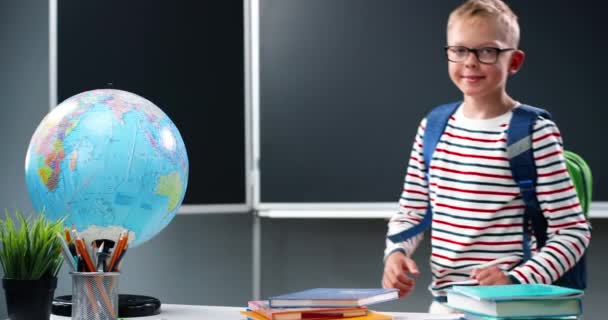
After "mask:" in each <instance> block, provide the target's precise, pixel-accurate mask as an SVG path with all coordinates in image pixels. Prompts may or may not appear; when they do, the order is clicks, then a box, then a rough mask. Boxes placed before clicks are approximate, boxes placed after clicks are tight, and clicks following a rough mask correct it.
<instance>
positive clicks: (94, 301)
mask: <svg viewBox="0 0 608 320" xmlns="http://www.w3.org/2000/svg"><path fill="white" fill-rule="evenodd" d="M70 274H71V275H72V319H73V320H116V319H117V316H118V276H119V275H120V273H118V272H70Z"/></svg>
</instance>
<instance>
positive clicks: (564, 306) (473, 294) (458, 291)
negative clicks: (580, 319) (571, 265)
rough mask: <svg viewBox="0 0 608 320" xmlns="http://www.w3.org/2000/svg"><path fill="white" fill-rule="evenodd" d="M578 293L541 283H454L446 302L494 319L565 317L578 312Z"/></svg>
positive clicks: (474, 313) (462, 309)
mask: <svg viewBox="0 0 608 320" xmlns="http://www.w3.org/2000/svg"><path fill="white" fill-rule="evenodd" d="M582 295H583V291H581V290H576V289H570V288H564V287H559V286H554V285H544V284H514V285H501V286H454V287H452V289H450V290H448V291H447V300H448V301H447V304H448V305H449V306H450V307H451V308H454V309H457V310H461V311H463V312H466V313H469V314H471V315H477V316H482V317H496V318H498V319H500V318H511V319H514V318H524V319H525V318H526V317H528V318H530V317H537V318H542V317H547V318H549V317H567V316H578V315H580V314H582V302H581V297H582ZM481 319H483V318H481ZM490 319H492V318H490Z"/></svg>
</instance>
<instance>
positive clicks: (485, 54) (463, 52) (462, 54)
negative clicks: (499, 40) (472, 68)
mask: <svg viewBox="0 0 608 320" xmlns="http://www.w3.org/2000/svg"><path fill="white" fill-rule="evenodd" d="M511 50H515V48H504V49H501V48H494V47H483V48H467V47H463V46H447V47H445V54H446V56H447V58H448V61H451V62H463V61H465V60H466V59H467V58H468V56H469V53H471V52H473V53H474V54H475V57H477V61H479V62H480V63H484V64H493V63H496V61H497V60H498V56H499V55H500V54H501V53H503V52H505V51H511Z"/></svg>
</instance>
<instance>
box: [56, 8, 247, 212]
mask: <svg viewBox="0 0 608 320" xmlns="http://www.w3.org/2000/svg"><path fill="white" fill-rule="evenodd" d="M243 7H244V6H243V2H242V1H186V0H179V1H148V0H128V1H124V0H87V1H80V0H61V1H58V8H57V21H58V23H57V83H58V85H57V86H58V93H57V96H58V102H61V101H63V100H65V99H66V98H68V97H70V96H72V95H75V94H77V93H80V92H83V91H86V90H91V89H98V88H107V87H108V83H112V85H111V86H112V87H113V88H116V89H121V90H126V91H130V92H133V93H135V94H138V95H140V96H143V97H145V98H147V99H148V100H150V101H152V102H153V103H155V104H156V105H157V106H158V107H160V108H161V109H163V111H164V112H165V113H166V114H167V115H168V116H169V117H170V118H171V119H172V120H173V122H174V123H175V125H176V126H177V128H178V129H179V130H180V133H181V135H182V138H183V139H184V142H185V144H186V148H187V151H188V156H189V162H190V173H189V181H188V189H187V192H186V195H185V199H184V204H244V203H245V202H246V189H245V170H246V169H245V84H244V82H245V69H244V65H245V64H244V59H245V54H244V20H243V17H244V11H243V10H244V9H243Z"/></svg>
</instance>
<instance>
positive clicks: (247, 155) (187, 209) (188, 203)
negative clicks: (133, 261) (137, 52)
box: [49, 0, 253, 214]
mask: <svg viewBox="0 0 608 320" xmlns="http://www.w3.org/2000/svg"><path fill="white" fill-rule="evenodd" d="M66 2H67V1H59V0H50V1H49V111H50V110H52V109H53V108H54V107H55V106H56V105H57V104H58V102H60V100H63V99H64V98H67V97H69V95H68V96H65V97H62V94H61V81H62V80H61V77H62V73H61V72H62V71H61V64H60V61H61V59H62V56H60V55H59V53H60V52H61V45H62V43H61V40H60V39H62V37H61V34H60V32H61V30H60V27H59V26H60V23H61V22H60V20H59V19H60V17H61V9H60V6H59V4H61V5H64V4H65V3H66ZM239 3H241V9H242V12H241V13H240V15H241V16H242V30H241V37H240V38H241V41H242V43H241V45H240V46H241V57H242V60H241V61H240V62H237V63H236V65H238V64H242V76H241V77H242V79H241V80H242V81H241V84H240V85H239V86H238V87H241V89H240V90H242V91H241V93H240V94H238V93H237V96H239V95H240V96H241V98H240V99H241V100H242V102H241V104H242V109H241V110H240V111H238V112H237V113H240V114H241V115H240V116H239V118H237V119H235V122H236V123H241V124H236V126H238V127H239V129H236V132H237V136H236V137H239V136H240V138H237V143H234V142H232V143H230V141H228V142H227V143H224V142H221V143H220V144H225V145H231V144H232V145H237V146H239V145H240V146H241V147H240V148H239V149H238V151H236V152H237V154H240V156H238V158H239V159H240V160H237V161H238V162H239V163H241V165H239V166H238V167H239V168H237V169H236V170H234V169H235V168H234V167H232V168H233V169H223V170H224V171H226V172H228V171H237V172H240V173H237V175H239V178H238V181H236V182H235V183H234V185H235V187H230V188H232V189H230V190H231V191H227V192H229V193H230V194H231V195H230V196H227V197H225V196H221V197H220V198H222V199H231V200H229V201H224V200H219V201H215V200H212V199H204V200H202V201H199V200H198V199H200V198H198V199H197V198H194V197H190V199H189V198H188V192H187V193H186V198H185V200H184V203H183V204H182V206H181V207H180V210H179V212H178V213H180V214H199V213H243V212H251V211H252V208H253V206H252V188H251V187H250V186H251V184H252V183H251V175H250V172H251V170H252V169H251V167H252V162H251V159H252V157H251V145H252V141H251V139H252V138H251V135H250V132H251V129H250V125H251V122H252V121H251V107H250V104H251V101H252V100H251V88H250V87H251V66H250V61H251V58H250V56H251V50H250V38H249V35H250V32H249V30H248V28H249V27H248V26H249V19H250V17H249V14H248V10H249V8H248V6H249V3H248V1H239ZM232 4H233V5H234V2H232ZM237 6H238V4H237ZM231 12H232V11H231ZM230 14H231V15H232V18H234V15H233V14H238V12H234V13H230ZM239 20H240V19H239ZM236 25H237V26H238V25H239V23H237V24H236ZM233 31H234V29H233ZM230 39H235V38H234V37H232V38H230ZM227 41H229V40H227ZM233 43H234V42H233ZM238 46H239V45H237V47H238ZM233 63H234V62H233ZM238 87H237V88H235V89H237V90H238ZM115 88H116V89H123V90H125V88H123V87H121V86H120V83H119V84H116V87H115ZM91 89H94V88H91ZM127 91H129V90H127ZM75 93H78V92H75ZM75 93H74V94H75ZM134 93H138V94H140V95H142V96H144V97H146V98H148V99H150V98H149V97H147V96H146V95H145V94H142V93H140V92H134ZM64 95H65V94H64ZM150 100H152V101H153V102H155V101H154V100H153V99H150ZM164 111H165V112H167V111H166V110H164ZM167 113H168V112H167ZM239 119H240V120H239ZM218 122H219V121H218ZM233 125H234V124H233ZM179 128H180V126H178V129H179ZM180 130H181V129H180ZM238 132H241V134H240V135H239V134H238ZM182 137H184V133H183V132H182ZM184 140H186V138H185V137H184ZM238 141H240V142H238ZM186 147H187V149H189V154H190V167H191V168H192V166H193V165H196V164H197V163H199V162H200V160H201V158H200V157H199V158H197V159H193V158H192V155H191V150H193V148H196V147H197V146H193V145H192V144H190V145H189V144H188V143H187V145H186ZM199 147H200V146H199ZM216 153H217V151H216ZM191 174H192V170H191ZM189 180H190V181H189V190H190V188H191V187H192V183H193V181H192V176H190V179H189ZM198 180H203V179H197V181H198ZM233 180H234V179H233ZM195 183H196V182H195ZM205 188H207V190H209V189H210V188H213V187H212V186H207V187H205ZM235 188H236V189H235ZM226 190H228V189H226ZM233 194H236V196H234V195H233ZM193 199H194V200H193ZM234 199H238V200H236V201H234Z"/></svg>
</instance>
